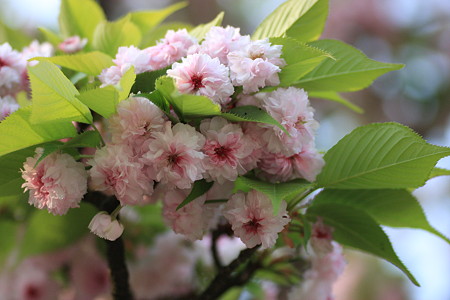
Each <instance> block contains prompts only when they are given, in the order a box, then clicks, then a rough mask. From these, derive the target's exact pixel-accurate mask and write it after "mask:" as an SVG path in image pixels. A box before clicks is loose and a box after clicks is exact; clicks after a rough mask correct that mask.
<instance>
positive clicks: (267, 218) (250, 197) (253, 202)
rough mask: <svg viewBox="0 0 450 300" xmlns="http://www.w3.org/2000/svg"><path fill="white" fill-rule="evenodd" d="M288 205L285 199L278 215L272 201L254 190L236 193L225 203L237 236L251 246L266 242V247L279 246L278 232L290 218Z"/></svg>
mask: <svg viewBox="0 0 450 300" xmlns="http://www.w3.org/2000/svg"><path fill="white" fill-rule="evenodd" d="M286 206H287V204H286V202H285V201H283V202H282V203H281V204H280V207H279V210H278V214H277V215H274V213H273V207H272V202H271V200H270V199H269V198H268V197H267V196H266V195H264V194H262V193H260V192H258V191H255V190H251V191H250V192H249V193H247V194H244V193H237V194H234V195H233V196H232V197H231V198H230V199H229V200H228V202H227V203H226V204H225V207H224V212H223V214H224V216H225V218H226V219H227V220H228V221H229V222H230V223H231V227H232V229H233V232H234V235H235V236H237V237H239V238H240V239H241V240H242V241H243V242H244V244H245V245H246V246H247V247H248V248H253V247H255V246H256V245H259V244H262V249H266V248H270V247H272V246H273V245H275V242H276V240H277V237H278V233H279V232H281V231H282V230H283V228H284V226H285V225H286V224H288V223H289V221H290V218H289V216H288V214H287V211H286Z"/></svg>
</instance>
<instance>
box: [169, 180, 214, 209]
mask: <svg viewBox="0 0 450 300" xmlns="http://www.w3.org/2000/svg"><path fill="white" fill-rule="evenodd" d="M213 184H214V182H213V181H211V182H207V181H206V180H205V179H200V180H197V181H196V182H194V185H193V186H192V190H191V192H190V193H189V195H187V197H186V199H184V200H183V202H181V203H180V205H178V206H177V210H179V209H180V208H182V207H184V206H186V205H188V204H189V203H191V202H192V201H194V200H195V199H197V198H198V197H200V196H202V195H203V194H205V193H206V192H207V191H209V189H210V188H211V187H212V186H213Z"/></svg>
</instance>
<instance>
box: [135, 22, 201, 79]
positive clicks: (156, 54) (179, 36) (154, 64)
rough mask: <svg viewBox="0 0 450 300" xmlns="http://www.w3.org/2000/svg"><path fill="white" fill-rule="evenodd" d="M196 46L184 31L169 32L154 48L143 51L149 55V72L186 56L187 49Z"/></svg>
mask: <svg viewBox="0 0 450 300" xmlns="http://www.w3.org/2000/svg"><path fill="white" fill-rule="evenodd" d="M196 44H197V41H196V40H195V38H194V37H192V36H190V35H189V34H188V32H187V30H186V29H180V30H178V31H173V30H169V31H167V33H166V36H165V37H164V38H163V39H161V40H160V41H159V42H158V43H157V44H156V46H153V47H149V48H146V49H144V51H145V52H147V53H148V54H149V55H150V62H149V64H150V68H151V70H159V69H162V68H165V67H167V66H170V65H171V64H173V63H174V62H176V61H178V60H180V59H181V58H182V57H184V56H186V55H187V52H188V49H189V47H191V46H194V45H196Z"/></svg>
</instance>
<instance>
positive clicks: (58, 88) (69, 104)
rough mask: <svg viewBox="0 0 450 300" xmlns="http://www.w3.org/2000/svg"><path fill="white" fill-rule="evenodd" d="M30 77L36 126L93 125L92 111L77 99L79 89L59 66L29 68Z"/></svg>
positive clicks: (45, 65) (33, 116)
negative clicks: (52, 123)
mask: <svg viewBox="0 0 450 300" xmlns="http://www.w3.org/2000/svg"><path fill="white" fill-rule="evenodd" d="M28 76H29V78H30V83H31V91H32V99H33V105H32V107H33V113H32V115H31V121H32V122H33V123H41V122H42V123H43V122H48V121H52V120H58V119H61V120H70V121H78V122H83V123H88V124H92V115H91V112H90V111H89V108H88V107H87V106H86V105H84V104H83V103H81V102H80V101H79V100H78V99H77V98H76V96H77V95H78V91H77V89H76V88H75V87H74V86H73V84H72V83H71V82H70V80H69V79H67V77H66V76H64V74H63V73H62V72H61V70H60V69H59V68H58V67H57V66H55V65H54V64H52V63H50V62H47V61H41V62H39V63H38V64H37V65H36V66H34V67H28Z"/></svg>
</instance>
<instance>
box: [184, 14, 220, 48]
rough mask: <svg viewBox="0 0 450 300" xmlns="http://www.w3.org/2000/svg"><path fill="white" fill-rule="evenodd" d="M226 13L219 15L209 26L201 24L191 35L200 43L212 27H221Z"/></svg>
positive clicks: (190, 32)
mask: <svg viewBox="0 0 450 300" xmlns="http://www.w3.org/2000/svg"><path fill="white" fill-rule="evenodd" d="M224 15H225V14H224V12H221V13H219V14H218V15H217V17H215V18H214V20H212V21H211V22H209V23H207V24H201V25H198V26H197V27H195V28H194V29H192V30H191V31H189V34H190V35H191V36H193V37H195V38H196V39H197V40H198V41H199V42H201V41H202V40H203V39H204V38H205V35H206V33H207V32H208V31H209V30H210V29H211V27H214V26H220V25H221V24H222V20H223V16H224Z"/></svg>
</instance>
